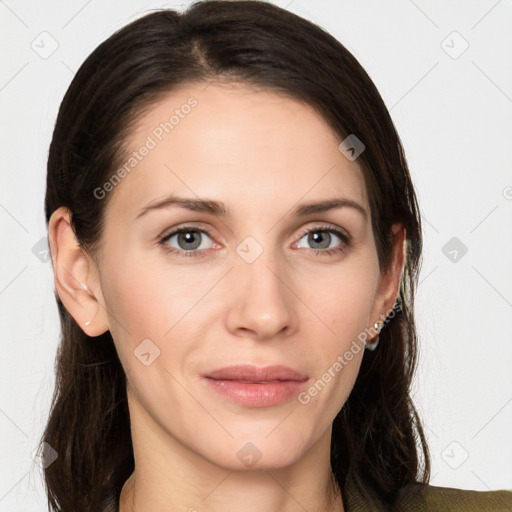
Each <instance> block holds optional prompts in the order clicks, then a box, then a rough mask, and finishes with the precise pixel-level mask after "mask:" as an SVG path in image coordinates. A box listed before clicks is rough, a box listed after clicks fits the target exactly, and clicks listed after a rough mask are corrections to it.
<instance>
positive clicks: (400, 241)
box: [370, 223, 407, 325]
mask: <svg viewBox="0 0 512 512" xmlns="http://www.w3.org/2000/svg"><path fill="white" fill-rule="evenodd" d="M391 232H392V233H393V248H392V261H391V264H390V266H389V269H388V270H387V271H386V272H383V273H381V276H380V280H379V285H378V289H377V293H376V296H375V300H374V307H373V310H372V317H371V318H370V320H371V322H372V325H373V323H374V322H379V323H382V322H384V320H385V319H386V317H387V316H388V315H389V314H390V312H391V311H392V309H393V307H394V306H395V303H396V300H397V297H398V292H399V289H400V282H401V280H402V274H403V270H404V265H405V262H406V261H405V258H406V245H405V241H406V236H407V233H406V229H405V226H404V225H403V224H402V223H395V224H393V225H392V226H391Z"/></svg>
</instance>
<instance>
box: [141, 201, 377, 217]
mask: <svg viewBox="0 0 512 512" xmlns="http://www.w3.org/2000/svg"><path fill="white" fill-rule="evenodd" d="M171 206H176V207H179V208H183V209H186V210H191V211H194V212H204V213H209V214H212V215H215V216H217V217H228V216H229V215H230V213H229V209H228V208H227V207H226V206H225V204H224V203H222V202H221V201H214V200H212V199H193V198H187V197H178V196H175V195H170V196H167V197H165V198H164V199H161V200H160V201H156V202H155V201H152V202H151V203H149V204H148V205H147V206H145V207H144V208H142V209H141V210H140V212H139V213H138V215H137V217H136V219H138V218H140V217H142V216H143V215H146V214H147V213H149V212H151V211H155V210H160V209H164V208H169V207H171ZM346 207H348V208H352V209H354V210H356V211H358V212H359V213H360V214H361V215H362V216H363V218H364V220H365V221H366V220H367V219H368V212H367V211H366V209H365V208H364V207H363V206H361V205H360V204H359V203H357V202H356V201H354V200H352V199H348V198H344V197H342V198H333V199H327V200H324V201H318V202H310V203H304V204H302V205H299V206H297V207H296V208H295V209H294V210H293V212H292V215H294V216H297V217H304V216H306V215H311V214H313V213H322V212H326V211H329V210H334V209H337V208H346Z"/></svg>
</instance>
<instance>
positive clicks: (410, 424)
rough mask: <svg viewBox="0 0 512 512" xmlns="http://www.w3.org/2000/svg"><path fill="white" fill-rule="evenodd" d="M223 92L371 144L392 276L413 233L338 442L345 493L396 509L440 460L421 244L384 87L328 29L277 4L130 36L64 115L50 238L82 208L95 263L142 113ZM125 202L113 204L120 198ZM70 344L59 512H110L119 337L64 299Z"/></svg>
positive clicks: (53, 173)
mask: <svg viewBox="0 0 512 512" xmlns="http://www.w3.org/2000/svg"><path fill="white" fill-rule="evenodd" d="M218 78H223V79H227V80H233V81H239V82H244V83H246V84H248V85H251V86H254V87H259V88H263V89H266V90H270V91H275V92H279V93H284V94H286V95H287V96H288V97H290V98H292V99H295V100H298V101H303V102H306V103H307V104H309V105H311V106H312V107H314V108H315V109H316V110H317V111H318V112H319V113H320V114H321V115H322V116H323V118H324V119H325V120H326V121H327V122H328V123H329V125H330V126H331V127H332V129H333V130H334V132H335V133H336V134H337V135H338V136H339V140H340V142H341V141H342V140H344V139H345V138H346V137H347V136H348V135H349V134H354V135H355V136H356V137H357V138H358V139H360V140H361V141H362V142H363V143H364V144H365V150H364V151H363V153H362V154H361V155H360V156H359V158H358V163H359V164H360V165H361V166H362V169H363V172H364V178H365V183H366V187H367V191H368V195H369V201H370V206H371V219H372V226H373V232H374V237H375V243H376V247H377V253H378V260H379V265H380V268H381V271H385V270H386V269H387V268H389V264H390V258H391V254H392V252H391V249H392V244H391V241H392V239H391V235H390V226H391V225H392V224H393V223H394V222H397V221H400V222H403V223H404V225H405V227H406V230H407V260H406V266H405V271H404V274H403V278H402V282H401V285H400V297H399V299H400V301H399V302H400V308H399V309H397V310H396V314H394V317H393V319H392V320H390V321H389V322H388V323H387V325H386V326H385V328H384V329H383V330H382V332H381V335H380V339H381V341H380V345H379V347H378V349H377V350H376V351H375V352H370V351H368V350H366V351H365V355H364V357H363V361H362V365H361V368H360V373H359V375H358V377H357V380H356V383H355V386H354V388H353V390H352V392H351V393H350V396H349V398H348V400H347V401H346V403H345V404H344V406H343V407H342V409H341V410H340V412H339V413H338V415H337V417H336V418H335V420H334V422H333V426H332V442H331V465H332V471H333V476H334V478H335V479H336V481H337V483H338V485H339V487H340V489H341V491H342V493H343V489H344V487H345V485H346V483H347V481H348V478H349V477H350V478H351V479H352V481H353V482H355V483H356V485H357V486H358V487H360V488H361V489H369V488H370V489H372V490H373V491H374V492H376V493H377V494H378V496H379V497H380V498H381V499H382V500H384V501H385V502H387V503H391V502H392V501H393V499H394V497H395V496H396V493H397V492H398V491H399V490H400V489H402V488H404V487H405V486H407V485H408V484H409V483H412V482H414V481H422V482H425V483H428V480H429V477H430V458H429V453H428V447H427V444H426V441H425V436H424V433H423V430H422V427H421V422H420V420H419V417H418V414H417V412H416V410H415V408H414V405H413V402H412V399H411V396H410V386H411V380H412V377H413V373H414V371H415V367H416V362H417V334H416V327H415V320H414V295H415V287H416V286H417V279H418V273H419V269H420V264H421V251H422V234H421V224H420V215H419V209H418V204H417V199H416V196H415V192H414V189H413V185H412V182H411V177H410V174H409V170H408V167H407V163H406V159H405V156H404V152H403V148H402V144H401V141H400V138H399V136H398V134H397V132H396V130H395V127H394V125H393V122H392V120H391V118H390V115H389V113H388V111H387V109H386V107H385V104H384V102H383V100H382V98H381V96H380V94H379V92H378V91H377V89H376V87H375V85H374V84H373V82H372V81H371V79H370V78H369V77H368V75H367V73H366V72H365V70H364V69H363V68H362V66H361V65H360V64H359V63H358V61H357V60H356V59H355V57H354V56H353V55H352V54H351V53H349V52H348V51H347V49H346V48H345V47H344V46H343V45H342V44H341V43H340V42H339V41H338V40H336V39H335V38H334V37H333V36H331V35H330V34H328V33H327V32H325V31H324V30H323V29H322V28H320V27H319V26H317V25H315V24H313V23H312V22H310V21H307V20H305V19H303V18H301V17H299V16H297V15H295V14H293V13H291V12H288V11H286V10H285V9H282V8H279V7H277V6H275V5H273V4H270V3H267V2H263V1H256V0H249V1H245V0H244V1H240V0H239V1H222V0H221V1H204V2H195V3H194V4H192V5H191V6H189V8H188V9H187V10H186V11H185V12H183V13H178V12H175V11H173V10H160V11H156V12H152V13H150V14H147V15H145V16H143V17H141V18H139V19H138V20H136V21H134V22H132V23H130V24H128V25H127V26H125V27H124V28H122V29H121V30H119V31H117V32H116V33H115V34H113V35H112V36H111V37H109V38H108V39H107V40H106V41H104V42H103V43H102V44H100V45H99V46H98V47H97V48H96V49H95V50H94V52H93V53H92V54H91V55H90V56H89V57H88V58H87V59H86V61H85V62H84V63H83V64H82V66H81V67H80V69H79V70H78V72H77V73H76V76H75V77H74V79H73V81H72V83H71V85H70V86H69V89H68V90H67V92H66V94H65V97H64V99H63V101H62V104H61V106H60V110H59V113H58V117H57V121H56V125H55V129H54V133H53V138H52V141H51V145H50V151H49V157H48V174H47V189H46V197H45V216H46V222H47V225H48V222H49V220H50V217H51V214H52V213H53V212H54V211H55V210H56V209H57V208H58V207H60V206H65V207H67V208H69V210H70V211H71V213H72V218H71V223H72V227H73V229H74V232H75V235H76V238H77V240H78V242H79V243H80V244H81V245H82V247H83V249H84V250H86V251H89V253H90V254H95V251H96V250H97V248H98V247H99V244H100V241H101V234H102V229H103V225H104V211H105V206H106V205H107V203H108V199H109V195H107V197H106V198H105V199H103V200H98V199H97V198H96V196H95V194H94V190H95V189H97V188H98V187H101V186H102V184H104V183H105V182H106V181H107V180H108V179H109V178H110V177H111V176H112V174H113V173H114V171H115V170H116V169H117V168H118V166H119V165H120V164H121V162H123V161H124V160H125V159H126V154H125V153H124V152H125V151H126V146H125V145H124V143H125V141H126V140H127V137H128V134H129V130H130V128H131V127H133V126H134V123H135V122H136V121H137V119H138V118H139V117H140V115H141V113H142V112H143V111H146V110H147V109H150V108H151V106H152V105H154V104H156V103H157V102H158V101H159V99H160V98H162V97H163V95H166V94H169V93H170V92H171V91H173V90H174V89H176V88H177V87H178V86H180V85H183V84H185V83H191V82H197V81H204V82H205V83H206V82H207V81H209V80H212V79H218ZM113 193H115V191H114V192H111V193H110V195H111V194H113ZM55 297H56V300H57V304H58V310H59V315H60V321H61V327H62V335H61V340H60V346H59V349H58V354H57V358H56V386H55V391H54V396H53V400H52V406H51V411H50V414H49V419H48V423H47V425H46V429H45V432H44V434H43V437H42V441H44V442H46V443H48V445H50V446H51V447H52V448H53V449H54V450H55V451H56V452H57V453H58V457H57V459H56V460H55V461H54V462H53V463H52V464H50V465H49V466H48V467H46V468H45V469H44V480H45V485H46V488H47V494H48V504H49V507H50V509H51V510H52V511H62V512H77V511H86V510H87V511H89V510H94V511H96V510H98V509H99V508H100V507H101V504H102V503H104V500H105V499H106V498H107V497H109V496H116V497H117V498H118V497H119V495H120V492H121V489H122V486H123V484H124V482H125V481H126V479H127V478H128V476H129V475H130V474H131V473H132V472H133V470H134V457H133V447H132V440H131V434H130V422H129V411H128V405H127V398H126V381H125V374H124V371H123V368H122V366H121V363H120V361H119V359H118V356H117V352H116V349H115V346H114V343H113V340H112V336H111V334H110V332H109V331H107V332H106V333H104V334H103V335H101V336H100V337H97V338H95V339H94V340H91V338H89V337H88V336H87V335H86V334H85V333H84V332H83V331H82V329H81V328H80V327H79V326H78V325H77V323H76V322H75V321H74V319H73V318H72V317H71V315H70V314H69V313H68V312H67V310H66V309H65V308H64V306H63V304H62V302H61V300H60V298H59V296H58V294H57V293H55Z"/></svg>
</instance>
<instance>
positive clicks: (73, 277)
mask: <svg viewBox="0 0 512 512" xmlns="http://www.w3.org/2000/svg"><path fill="white" fill-rule="evenodd" d="M70 221H71V214H70V211H69V209H67V208H65V207H60V208H58V209H57V210H55V211H54V212H53V214H52V216H51V218H50V222H49V223H48V237H49V245H50V251H51V257H52V266H53V273H54V280H55V289H56V291H57V293H58V295H59V297H60V300H61V301H62V303H63V304H64V306H65V308H66V310H67V311H68V312H69V314H70V315H71V316H72V317H73V318H74V320H75V321H76V323H77V324H78V325H79V326H80V327H81V329H82V330H83V331H84V332H85V334H87V335H88V336H91V337H95V336H99V335H100V334H103V333H104V332H105V331H107V330H108V328H109V325H108V318H107V315H106V308H105V304H104V303H103V295H102V293H101V285H100V281H99V276H98V272H97V268H96V264H95V262H94V260H93V259H92V258H91V257H90V256H89V255H88V254H87V253H86V251H85V250H84V249H83V248H82V247H81V246H80V244H79V243H78V241H77V240H76V237H75V233H74V230H73V227H72V226H71V222H70ZM91 290H92V291H91Z"/></svg>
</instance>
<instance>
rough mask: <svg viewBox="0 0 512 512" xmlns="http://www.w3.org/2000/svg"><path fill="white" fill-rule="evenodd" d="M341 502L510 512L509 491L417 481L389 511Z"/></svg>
mask: <svg viewBox="0 0 512 512" xmlns="http://www.w3.org/2000/svg"><path fill="white" fill-rule="evenodd" d="M118 499H119V498H117V497H115V496H111V497H110V498H109V499H108V500H107V501H106V502H105V505H104V508H102V509H101V512H119V502H118ZM345 500H346V507H345V512H512V490H500V491H467V490H463V489H455V488H452V487H437V486H434V485H427V484H421V483H417V482H416V483H413V484H410V485H408V486H407V487H405V488H403V489H402V490H401V491H400V492H399V493H398V496H397V498H396V501H395V503H394V505H393V506H392V507H391V508H390V507H388V506H387V505H385V504H384V503H383V502H382V501H381V500H380V499H379V498H378V497H377V496H376V494H374V493H373V492H372V491H371V490H365V492H360V491H359V490H357V488H356V487H355V486H354V485H352V484H350V485H347V486H346V488H345ZM141 512H159V511H153V510H143V511H141ZM333 512H336V511H333Z"/></svg>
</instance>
